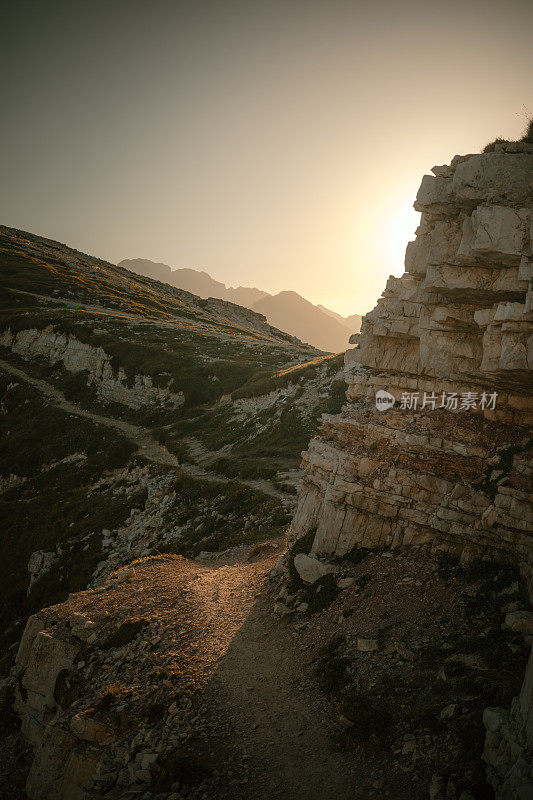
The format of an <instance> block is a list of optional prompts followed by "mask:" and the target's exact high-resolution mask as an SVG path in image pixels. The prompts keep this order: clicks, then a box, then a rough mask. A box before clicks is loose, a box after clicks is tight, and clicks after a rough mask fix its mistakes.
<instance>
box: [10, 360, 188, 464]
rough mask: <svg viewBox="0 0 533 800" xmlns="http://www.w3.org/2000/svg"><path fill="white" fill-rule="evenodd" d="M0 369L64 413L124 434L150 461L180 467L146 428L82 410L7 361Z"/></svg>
mask: <svg viewBox="0 0 533 800" xmlns="http://www.w3.org/2000/svg"><path fill="white" fill-rule="evenodd" d="M0 369H2V370H4V372H9V373H10V374H11V375H14V376H15V377H16V378H20V380H23V381H26V383H29V384H31V386H33V387H34V388H35V389H37V390H38V391H39V392H41V394H43V395H44V396H45V397H46V398H47V399H48V400H50V402H52V403H53V404H54V405H55V406H57V408H60V409H61V410H62V411H66V412H67V413H68V414H75V415H76V416H78V417H85V419H90V420H91V421H92V422H96V423H97V424H98V425H105V427H106V428H113V429H114V430H117V431H120V432H121V433H122V434H124V436H125V437H126V439H129V440H130V441H131V442H133V443H134V444H136V445H137V446H138V447H139V450H140V451H141V452H142V455H143V456H144V457H145V458H147V459H149V460H150V461H155V462H156V463H158V464H166V465H167V466H171V467H177V466H178V459H177V458H176V456H173V455H172V453H169V452H168V450H167V448H166V447H164V446H163V445H161V444H159V443H158V442H156V441H155V439H154V438H153V436H152V435H151V433H150V431H148V430H147V429H146V428H141V427H140V426H138V425H132V424H131V423H130V422H124V421H123V420H120V419H113V418H112V417H104V416H102V415H101V414H95V413H93V412H92V411H87V410H86V409H84V408H81V406H78V405H76V404H75V403H71V402H70V400H67V398H66V397H65V395H64V394H63V393H62V392H60V391H59V389H56V388H55V387H54V386H50V384H49V383H47V382H46V381H44V380H41V379H40V378H34V377H33V376H31V375H28V374H27V373H26V372H24V371H23V370H21V369H19V368H18V367H15V366H13V365H12V364H8V363H7V361H2V360H0Z"/></svg>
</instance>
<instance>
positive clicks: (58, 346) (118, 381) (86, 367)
mask: <svg viewBox="0 0 533 800" xmlns="http://www.w3.org/2000/svg"><path fill="white" fill-rule="evenodd" d="M0 347H6V348H9V349H10V350H11V351H12V352H13V353H16V354H17V355H20V356H22V358H24V359H26V360H31V359H35V358H45V359H46V360H47V361H49V362H50V363H51V364H57V363H62V364H63V366H64V367H65V369H66V370H67V371H68V372H72V373H74V374H76V373H78V372H84V371H85V372H87V375H88V385H89V384H91V385H93V386H95V388H96V390H97V392H98V395H99V397H100V398H101V399H103V400H107V401H111V402H115V403H122V404H123V405H126V406H129V407H130V408H142V407H143V406H156V407H160V406H163V407H168V408H178V407H179V406H181V405H182V404H183V402H184V400H185V398H184V396H183V393H181V392H180V393H179V394H173V393H172V392H171V391H170V390H169V389H168V388H159V387H157V386H153V384H152V378H151V377H150V376H149V375H135V379H134V384H133V386H128V385H127V383H126V373H125V372H124V370H123V369H119V370H118V371H116V372H115V370H113V367H112V366H111V358H110V357H109V355H107V353H106V352H105V351H104V350H103V349H102V348H101V347H92V346H91V345H89V344H85V343H84V342H80V341H78V339H76V337H75V336H72V335H69V336H67V335H65V334H63V333H58V332H56V331H55V330H54V328H53V326H52V325H48V326H47V327H46V328H44V330H40V331H39V330H36V329H35V328H31V329H28V330H22V331H19V332H18V333H16V334H13V333H12V332H11V331H10V330H9V329H7V330H5V331H3V332H2V333H0Z"/></svg>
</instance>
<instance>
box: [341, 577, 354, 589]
mask: <svg viewBox="0 0 533 800" xmlns="http://www.w3.org/2000/svg"><path fill="white" fill-rule="evenodd" d="M354 583H355V578H340V579H339V580H338V581H337V586H338V587H339V589H349V588H350V586H353V585H354Z"/></svg>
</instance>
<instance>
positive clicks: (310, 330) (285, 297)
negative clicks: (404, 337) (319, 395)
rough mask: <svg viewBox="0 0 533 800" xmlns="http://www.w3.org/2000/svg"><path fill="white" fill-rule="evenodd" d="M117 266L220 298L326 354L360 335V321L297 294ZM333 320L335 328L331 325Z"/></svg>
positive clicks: (142, 265)
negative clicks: (236, 304) (250, 312)
mask: <svg viewBox="0 0 533 800" xmlns="http://www.w3.org/2000/svg"><path fill="white" fill-rule="evenodd" d="M119 266H121V267H125V268H126V269H128V270H132V271H133V272H136V273H139V274H141V275H147V276H148V277H151V278H155V279H156V280H159V281H162V282H164V283H168V284H169V285H171V286H176V287H178V288H180V289H185V290H187V291H189V292H193V293H194V294H197V295H199V296H200V297H204V298H207V297H219V298H221V299H223V300H229V301H230V302H232V303H238V304H239V305H243V306H246V307H247V308H251V309H253V310H256V311H259V312H260V313H262V314H264V315H265V316H266V317H267V319H268V321H269V322H270V323H271V324H273V325H276V326H277V327H280V328H281V329H282V330H286V331H287V332H289V333H291V334H292V335H293V336H298V338H300V339H303V341H305V342H309V343H310V344H311V345H313V346H314V347H319V348H320V349H322V350H326V351H328V352H341V351H343V350H345V349H346V347H347V344H348V339H349V337H350V336H351V334H352V333H356V332H358V331H359V329H360V327H361V319H362V317H361V316H360V315H359V314H353V315H352V316H350V317H342V316H341V315H340V314H336V313H335V311H331V310H330V309H328V308H326V307H325V306H322V305H316V306H315V305H313V304H312V303H309V301H307V300H305V299H304V298H303V297H301V295H299V294H297V293H296V292H280V293H279V294H276V295H271V294H269V293H268V292H264V291H263V290H261V289H255V288H253V287H247V286H238V287H226V286H225V284H223V283H221V282H220V281H216V280H214V279H213V278H211V276H210V275H208V274H207V272H200V271H197V270H194V269H171V268H170V267H168V266H167V265H166V264H161V263H156V262H153V261H148V260H147V259H143V258H133V259H126V260H124V261H121V262H120V263H119ZM331 320H335V322H336V323H337V324H333V323H332V321H331Z"/></svg>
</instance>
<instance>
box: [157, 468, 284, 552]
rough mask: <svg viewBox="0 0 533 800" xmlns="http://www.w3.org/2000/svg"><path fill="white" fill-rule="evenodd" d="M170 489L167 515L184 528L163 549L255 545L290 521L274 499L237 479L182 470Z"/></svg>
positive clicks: (216, 548) (185, 549)
mask: <svg viewBox="0 0 533 800" xmlns="http://www.w3.org/2000/svg"><path fill="white" fill-rule="evenodd" d="M170 489H171V490H173V491H175V492H176V499H175V502H174V505H173V507H172V508H171V509H170V510H169V512H168V514H169V517H170V518H171V519H172V522H173V524H174V525H183V526H185V527H184V530H183V533H182V535H181V537H180V538H179V539H178V540H177V541H175V542H174V543H171V544H169V545H167V546H166V547H164V548H163V550H164V552H170V553H179V554H181V555H187V556H195V555H198V553H200V551H202V550H209V551H213V550H223V549H225V548H227V547H235V546H237V545H242V544H256V543H257V542H261V541H264V540H266V539H272V538H275V537H278V536H281V535H282V534H283V533H284V531H285V530H286V528H287V525H288V524H289V522H290V514H289V513H288V512H287V510H286V509H285V508H284V506H283V504H282V503H281V502H280V501H279V500H278V499H277V498H275V497H270V496H269V495H266V494H264V493H263V492H259V491H256V490H254V489H250V488H248V487H247V486H243V485H242V484H240V483H237V482H230V483H224V484H219V483H213V482H212V481H207V480H199V479H197V478H193V477H191V476H190V475H187V473H185V472H182V473H180V474H178V475H177V476H176V478H175V480H174V481H173V483H172V485H171V486H170ZM198 514H200V515H201V520H202V521H201V522H200V524H199V525H195V524H194V523H191V518H194V517H195V516H197V515H198ZM247 518H248V519H249V523H250V524H248V525H246V524H245V520H246V519H247Z"/></svg>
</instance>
